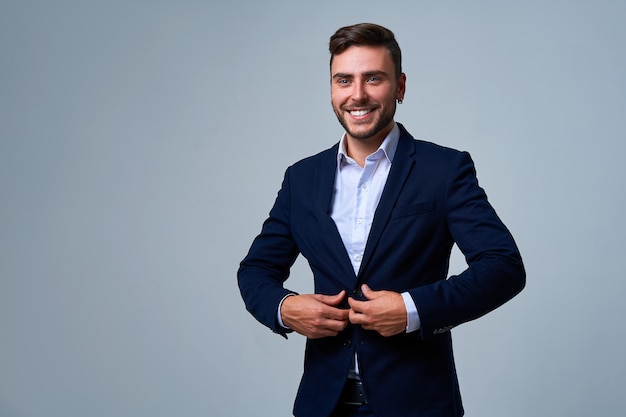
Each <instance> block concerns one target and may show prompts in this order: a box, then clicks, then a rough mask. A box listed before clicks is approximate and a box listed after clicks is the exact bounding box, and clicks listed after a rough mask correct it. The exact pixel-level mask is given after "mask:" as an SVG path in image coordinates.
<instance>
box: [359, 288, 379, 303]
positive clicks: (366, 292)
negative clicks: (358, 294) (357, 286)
mask: <svg viewBox="0 0 626 417" xmlns="http://www.w3.org/2000/svg"><path fill="white" fill-rule="evenodd" d="M361 291H362V292H363V295H364V296H365V298H367V299H368V300H371V299H372V298H376V291H374V290H372V289H371V288H370V287H369V286H368V285H367V284H363V285H361Z"/></svg>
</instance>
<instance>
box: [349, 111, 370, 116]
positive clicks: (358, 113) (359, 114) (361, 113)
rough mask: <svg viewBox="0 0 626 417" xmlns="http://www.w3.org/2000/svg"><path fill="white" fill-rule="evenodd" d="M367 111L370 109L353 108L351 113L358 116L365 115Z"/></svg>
mask: <svg viewBox="0 0 626 417" xmlns="http://www.w3.org/2000/svg"><path fill="white" fill-rule="evenodd" d="M367 113H369V110H352V111H351V112H350V114H351V115H353V116H356V117H360V116H365V115H366V114H367Z"/></svg>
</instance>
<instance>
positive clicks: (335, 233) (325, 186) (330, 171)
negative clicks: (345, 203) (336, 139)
mask: <svg viewBox="0 0 626 417" xmlns="http://www.w3.org/2000/svg"><path fill="white" fill-rule="evenodd" d="M337 151H338V145H335V146H334V147H333V148H331V152H329V153H328V157H325V158H324V159H323V160H322V163H321V164H320V166H319V167H318V169H317V170H316V171H315V174H314V175H315V182H314V193H315V205H316V208H315V213H316V215H317V218H318V221H319V224H320V229H321V230H320V232H321V234H322V235H323V238H324V240H325V241H326V242H327V245H328V247H330V248H333V251H332V252H333V253H335V254H336V255H337V257H339V258H340V259H339V263H340V264H341V265H343V266H344V271H342V272H341V275H340V276H347V277H351V278H352V280H354V279H355V278H356V277H355V274H354V269H353V268H352V263H351V262H350V258H349V256H348V252H346V248H345V246H344V244H343V240H341V235H340V234H339V230H337V226H336V225H335V222H334V221H333V219H332V217H330V211H331V208H332V207H331V205H332V199H333V192H334V189H335V175H336V173H337Z"/></svg>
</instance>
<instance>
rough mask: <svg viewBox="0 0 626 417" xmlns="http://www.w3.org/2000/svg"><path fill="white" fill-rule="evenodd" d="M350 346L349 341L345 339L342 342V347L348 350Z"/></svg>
mask: <svg viewBox="0 0 626 417" xmlns="http://www.w3.org/2000/svg"><path fill="white" fill-rule="evenodd" d="M351 345H352V341H351V340H350V339H346V340H344V341H343V347H345V348H349V347H350V346H351Z"/></svg>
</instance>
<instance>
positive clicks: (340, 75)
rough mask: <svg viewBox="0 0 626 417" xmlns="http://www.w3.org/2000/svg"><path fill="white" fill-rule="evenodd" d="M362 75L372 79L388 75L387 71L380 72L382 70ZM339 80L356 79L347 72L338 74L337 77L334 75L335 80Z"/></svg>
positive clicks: (366, 72)
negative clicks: (375, 76)
mask: <svg viewBox="0 0 626 417" xmlns="http://www.w3.org/2000/svg"><path fill="white" fill-rule="evenodd" d="M361 75H363V76H364V77H371V76H373V75H378V76H381V75H383V76H386V75H387V73H386V72H385V71H380V70H374V71H365V72H362V73H361ZM338 78H354V75H353V74H349V73H347V72H338V73H336V74H335V75H333V79H338Z"/></svg>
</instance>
